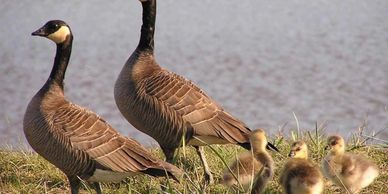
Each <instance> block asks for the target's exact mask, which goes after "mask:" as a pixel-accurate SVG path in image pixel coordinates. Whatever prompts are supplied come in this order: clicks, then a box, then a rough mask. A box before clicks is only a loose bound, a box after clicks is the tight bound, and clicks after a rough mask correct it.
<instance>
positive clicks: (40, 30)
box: [31, 28, 47, 36]
mask: <svg viewBox="0 0 388 194" xmlns="http://www.w3.org/2000/svg"><path fill="white" fill-rule="evenodd" d="M31 35H32V36H47V34H46V33H45V31H44V28H39V29H38V30H37V31H35V32H33V33H31Z"/></svg>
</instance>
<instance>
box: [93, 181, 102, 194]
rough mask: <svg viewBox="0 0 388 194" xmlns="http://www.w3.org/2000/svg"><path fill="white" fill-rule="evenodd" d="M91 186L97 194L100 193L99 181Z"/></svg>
mask: <svg viewBox="0 0 388 194" xmlns="http://www.w3.org/2000/svg"><path fill="white" fill-rule="evenodd" d="M93 186H94V190H96V192H97V194H102V191H101V185H100V183H99V182H94V183H93Z"/></svg>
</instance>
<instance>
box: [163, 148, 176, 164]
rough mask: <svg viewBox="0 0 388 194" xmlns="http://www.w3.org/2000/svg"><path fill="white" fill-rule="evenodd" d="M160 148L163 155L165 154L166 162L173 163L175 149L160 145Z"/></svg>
mask: <svg viewBox="0 0 388 194" xmlns="http://www.w3.org/2000/svg"><path fill="white" fill-rule="evenodd" d="M162 150H163V153H164V155H165V156H166V162H168V163H171V164H174V163H175V162H174V153H175V149H171V148H163V147H162Z"/></svg>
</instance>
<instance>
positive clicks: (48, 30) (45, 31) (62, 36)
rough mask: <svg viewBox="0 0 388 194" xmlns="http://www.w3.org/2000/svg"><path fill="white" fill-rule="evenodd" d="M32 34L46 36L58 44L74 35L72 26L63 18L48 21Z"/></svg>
mask: <svg viewBox="0 0 388 194" xmlns="http://www.w3.org/2000/svg"><path fill="white" fill-rule="evenodd" d="M31 35H32V36H42V37H46V38H48V39H50V40H52V41H53V42H55V43H56V44H61V43H64V42H65V41H66V40H67V39H68V38H69V37H71V36H72V34H71V30H70V27H69V26H68V25H67V24H66V23H65V22H64V21H61V20H51V21H48V22H47V23H46V24H45V25H44V26H42V27H41V28H39V29H38V30H36V31H35V32H33V33H32V34H31Z"/></svg>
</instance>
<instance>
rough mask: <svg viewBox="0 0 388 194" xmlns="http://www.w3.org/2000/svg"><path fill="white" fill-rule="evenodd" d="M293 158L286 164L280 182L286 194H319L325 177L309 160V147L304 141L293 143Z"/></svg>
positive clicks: (291, 155) (291, 153)
mask: <svg viewBox="0 0 388 194" xmlns="http://www.w3.org/2000/svg"><path fill="white" fill-rule="evenodd" d="M288 156H289V157H291V159H289V160H288V161H287V163H286V164H285V165H284V168H283V170H282V173H281V175H280V184H281V185H282V187H283V191H284V193H286V194H319V193H322V190H323V177H322V174H321V172H320V170H319V168H318V166H316V165H315V164H313V162H311V161H310V160H308V149H307V145H306V143H305V142H304V141H296V142H294V143H293V144H292V145H291V151H290V153H289V154H288Z"/></svg>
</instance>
